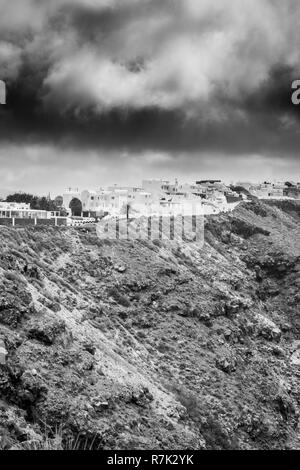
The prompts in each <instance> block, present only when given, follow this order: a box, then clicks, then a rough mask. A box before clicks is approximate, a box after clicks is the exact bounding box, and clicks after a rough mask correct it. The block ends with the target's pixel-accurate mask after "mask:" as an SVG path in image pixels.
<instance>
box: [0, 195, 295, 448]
mask: <svg viewBox="0 0 300 470" xmlns="http://www.w3.org/2000/svg"><path fill="white" fill-rule="evenodd" d="M299 222H300V216H299V203H297V202H295V203H292V202H291V203H286V204H285V205H276V204H275V205H272V206H271V205H267V204H264V203H258V202H251V203H247V204H246V203H245V204H242V205H240V206H239V207H238V208H237V209H236V210H235V211H234V212H233V213H232V214H222V215H218V216H213V217H208V218H207V220H206V230H205V237H206V242H205V246H204V247H203V248H202V249H199V247H198V246H197V245H196V244H192V243H187V244H183V243H182V244H180V243H175V242H168V243H162V242H157V243H152V242H145V241H135V242H130V241H114V242H111V241H101V240H99V239H98V238H97V236H96V233H95V229H94V228H93V229H92V228H91V229H88V228H86V227H85V228H81V229H74V228H57V229H56V228H51V227H49V228H43V227H40V228H39V227H37V228H26V229H24V228H22V229H10V228H5V227H2V228H0V243H1V251H0V284H1V293H0V340H1V339H2V340H3V341H4V345H5V348H6V350H7V352H8V355H7V360H6V364H4V365H0V435H1V447H2V448H15V447H17V448H31V449H32V448H45V447H47V448H61V447H63V448H68V447H77V448H80V447H82V448H93V449H97V448H103V449H176V448H177V449H178V448H180V449H185V448H190V449H191V448H192V449H206V448H207V449H230V448H233V449H270V448H274V449H285V448H297V449H299V448H300V434H299V427H298V420H299V411H300V312H299V298H300V294H299V285H300V278H299V272H300V237H299V235H300V225H299Z"/></svg>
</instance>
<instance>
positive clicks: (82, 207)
mask: <svg viewBox="0 0 300 470" xmlns="http://www.w3.org/2000/svg"><path fill="white" fill-rule="evenodd" d="M242 198H243V196H241V195H239V194H238V193H236V192H234V191H232V190H231V189H230V188H229V187H227V186H226V185H225V184H223V183H222V182H221V181H219V180H200V181H196V182H195V183H191V184H189V183H180V182H178V180H177V179H176V180H175V181H174V182H170V181H166V180H160V179H151V180H143V181H142V184H141V186H140V187H131V186H130V187H129V186H117V185H115V186H110V187H107V188H105V189H104V188H101V189H99V190H96V191H88V190H84V191H79V190H78V189H72V188H69V189H68V190H66V192H65V193H64V195H63V205H64V207H65V208H66V209H69V210H70V213H73V215H74V214H75V215H77V216H78V215H84V216H92V217H100V216H103V215H106V214H110V215H121V214H124V215H126V214H127V215H128V213H129V214H130V215H133V216H134V214H138V213H140V214H156V213H159V214H166V215H167V214H180V213H187V212H188V211H193V212H198V213H203V214H205V213H206V214H209V213H217V212H220V211H222V210H223V211H226V210H230V209H232V208H233V204H236V203H238V202H240V200H241V199H242Z"/></svg>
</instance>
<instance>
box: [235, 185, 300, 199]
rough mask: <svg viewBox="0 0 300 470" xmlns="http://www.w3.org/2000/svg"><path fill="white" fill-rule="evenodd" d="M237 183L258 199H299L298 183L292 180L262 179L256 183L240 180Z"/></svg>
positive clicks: (299, 189) (299, 187) (299, 188)
mask: <svg viewBox="0 0 300 470" xmlns="http://www.w3.org/2000/svg"><path fill="white" fill-rule="evenodd" d="M237 185H238V186H242V187H243V188H245V189H246V190H247V191H249V193H250V194H251V195H252V196H255V197H257V198H258V199H300V183H295V182H293V181H286V182H281V181H279V182H273V183H272V182H268V181H264V182H263V183H258V184H253V183H245V182H240V183H237Z"/></svg>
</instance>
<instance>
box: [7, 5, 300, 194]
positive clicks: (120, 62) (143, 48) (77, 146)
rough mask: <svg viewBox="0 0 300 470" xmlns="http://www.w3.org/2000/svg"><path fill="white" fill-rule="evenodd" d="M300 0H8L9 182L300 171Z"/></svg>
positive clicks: (82, 183)
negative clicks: (296, 89) (295, 88)
mask: <svg viewBox="0 0 300 470" xmlns="http://www.w3.org/2000/svg"><path fill="white" fill-rule="evenodd" d="M299 18H300V2H299V0H286V1H283V0H243V1H241V0H216V1H214V2H213V1H211V0H51V1H46V0H43V1H41V0H0V79H2V80H5V82H6V83H7V88H8V104H7V105H6V106H1V107H0V194H1V192H3V191H5V190H27V191H32V192H38V193H48V192H49V191H51V193H52V194H53V195H56V194H57V193H61V192H62V190H63V189H64V188H65V187H68V186H79V187H81V188H97V187H99V186H102V185H107V184H112V183H121V184H126V183H128V184H136V183H138V182H139V181H140V180H141V179H142V178H146V177H160V176H162V177H164V178H174V177H176V176H177V177H179V178H181V179H184V180H195V179H199V178H205V177H216V178H217V177H218V178H222V179H225V181H228V182H230V181H234V180H237V179H242V180H244V181H245V180H246V181H247V180H252V181H255V180H262V179H281V178H283V179H293V180H298V181H299V180H300V157H299V149H300V119H299V117H300V106H299V108H297V107H295V106H293V105H292V104H291V99H290V97H291V82H292V80H294V79H300V57H299V56H300V31H299Z"/></svg>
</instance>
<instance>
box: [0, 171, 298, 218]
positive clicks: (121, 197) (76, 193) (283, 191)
mask: <svg viewBox="0 0 300 470" xmlns="http://www.w3.org/2000/svg"><path fill="white" fill-rule="evenodd" d="M233 188H234V189H233ZM250 196H254V197H257V198H259V199H300V183H295V182H273V183H271V182H263V183H258V184H253V183H247V182H238V183H236V184H235V185H234V186H230V187H229V186H227V185H226V184H224V183H223V182H222V181H221V180H215V179H212V180H198V181H195V182H194V183H183V182H179V181H178V180H177V179H175V180H174V181H167V180H164V179H146V180H143V181H142V183H141V185H140V186H119V185H114V186H108V187H106V188H100V189H98V190H84V191H80V190H79V189H78V188H77V189H72V188H69V189H67V190H66V191H65V192H64V194H63V196H58V197H57V198H56V199H55V202H56V206H57V207H58V208H60V209H64V212H62V213H60V212H51V211H46V210H37V209H35V210H34V209H32V208H31V207H30V204H27V203H17V202H1V201H0V225H3V224H4V223H6V221H11V223H12V224H13V225H15V224H26V223H27V224H32V225H33V224H34V225H37V224H42V223H44V224H52V225H62V224H64V225H69V224H71V225H82V224H83V223H90V222H95V221H96V220H99V219H100V218H102V217H103V216H106V215H109V216H118V217H120V216H124V217H125V218H127V219H128V218H130V217H133V218H134V217H138V216H139V215H148V216H149V215H197V214H199V215H200V214H203V215H205V214H216V213H219V212H227V211H230V210H232V209H234V207H235V206H236V205H237V204H238V203H239V202H241V201H242V200H247V199H249V198H251V197H250ZM66 211H67V215H66ZM61 214H64V215H63V216H61ZM26 221H27V222H26Z"/></svg>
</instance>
